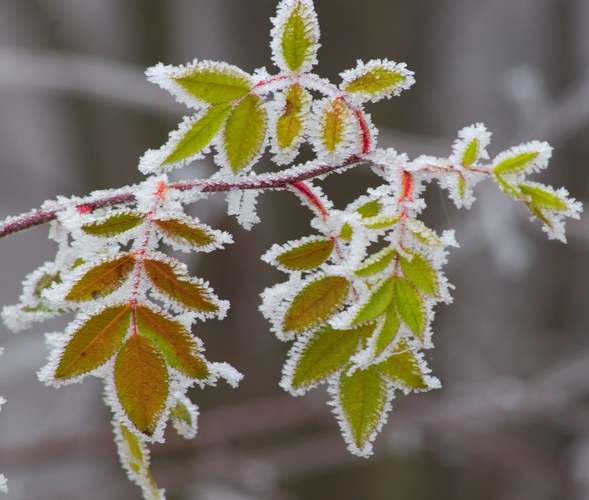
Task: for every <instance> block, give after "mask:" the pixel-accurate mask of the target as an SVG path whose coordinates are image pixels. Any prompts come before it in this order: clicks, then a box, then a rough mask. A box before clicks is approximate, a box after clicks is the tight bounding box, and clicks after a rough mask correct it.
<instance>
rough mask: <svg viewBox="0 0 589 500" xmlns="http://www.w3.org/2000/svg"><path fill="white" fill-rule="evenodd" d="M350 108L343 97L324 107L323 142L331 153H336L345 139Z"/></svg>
mask: <svg viewBox="0 0 589 500" xmlns="http://www.w3.org/2000/svg"><path fill="white" fill-rule="evenodd" d="M349 113H350V110H349V109H348V106H347V105H346V103H345V101H344V100H342V99H334V100H333V101H331V103H330V104H329V105H327V106H326V107H325V108H324V111H323V114H324V116H323V119H322V130H321V143H322V145H323V147H324V148H325V149H326V150H327V151H328V152H329V153H335V152H336V151H337V148H338V146H339V145H340V144H341V143H342V142H343V140H344V133H345V130H346V121H347V120H348V118H349Z"/></svg>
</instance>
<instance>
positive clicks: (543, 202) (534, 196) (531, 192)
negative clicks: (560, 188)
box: [518, 183, 568, 211]
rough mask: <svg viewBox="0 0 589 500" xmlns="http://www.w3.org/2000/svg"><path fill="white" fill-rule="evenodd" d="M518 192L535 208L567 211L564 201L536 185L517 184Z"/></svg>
mask: <svg viewBox="0 0 589 500" xmlns="http://www.w3.org/2000/svg"><path fill="white" fill-rule="evenodd" d="M518 187H519V189H520V191H521V192H522V193H523V194H524V195H525V196H527V197H528V198H529V200H530V201H529V203H531V204H532V205H533V206H534V207H535V208H543V209H546V210H555V211H562V210H567V209H568V206H567V204H566V201H565V200H563V199H562V198H560V197H558V196H557V195H555V194H554V193H552V192H550V191H549V190H548V189H544V188H543V186H540V185H537V184H523V183H522V184H519V185H518Z"/></svg>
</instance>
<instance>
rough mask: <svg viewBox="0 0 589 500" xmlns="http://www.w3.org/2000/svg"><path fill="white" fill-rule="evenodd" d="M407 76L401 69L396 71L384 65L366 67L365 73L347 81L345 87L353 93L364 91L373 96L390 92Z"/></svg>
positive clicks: (363, 92)
mask: <svg viewBox="0 0 589 500" xmlns="http://www.w3.org/2000/svg"><path fill="white" fill-rule="evenodd" d="M406 78H407V77H406V76H405V75H404V74H403V73H401V72H400V71H395V70H393V69H389V68H386V67H384V66H375V67H372V68H365V70H364V72H363V73H361V74H359V75H358V76H357V77H356V78H354V79H353V80H351V81H349V82H346V83H345V84H344V86H343V89H344V90H345V91H346V92H350V93H353V94H356V93H362V94H367V95H371V96H372V95H378V94H388V93H389V92H391V91H392V90H394V89H395V87H398V86H399V85H401V84H402V83H403V82H404V81H405V80H406Z"/></svg>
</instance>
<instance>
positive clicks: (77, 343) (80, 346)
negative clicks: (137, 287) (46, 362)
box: [55, 304, 131, 379]
mask: <svg viewBox="0 0 589 500" xmlns="http://www.w3.org/2000/svg"><path fill="white" fill-rule="evenodd" d="M130 319H131V308H130V307H129V306H128V305H126V304H123V305H118V306H112V307H108V308H106V309H104V310H103V311H102V312H100V313H98V314H97V315H95V316H92V317H91V318H90V319H88V321H86V322H85V323H84V324H83V325H82V326H81V327H80V328H78V330H76V331H75V332H74V335H73V336H72V338H71V339H70V341H69V342H68V343H67V345H66V347H65V349H64V351H63V354H62V355H61V358H60V360H59V364H58V365H57V369H56V370H55V378H56V379H68V378H74V377H77V376H79V375H82V374H84V373H88V372H91V371H92V370H94V369H96V368H98V367H99V366H102V365H103V364H104V363H106V362H107V361H108V360H109V359H110V358H111V357H112V356H113V355H114V353H115V352H116V351H117V349H119V347H120V345H121V343H122V341H123V339H124V337H125V335H126V333H127V332H128V331H129V323H130Z"/></svg>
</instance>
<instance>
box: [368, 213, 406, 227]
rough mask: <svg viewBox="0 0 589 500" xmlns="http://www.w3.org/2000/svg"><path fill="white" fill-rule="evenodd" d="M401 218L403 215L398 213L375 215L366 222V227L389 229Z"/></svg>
mask: <svg viewBox="0 0 589 500" xmlns="http://www.w3.org/2000/svg"><path fill="white" fill-rule="evenodd" d="M400 220H401V217H399V216H398V215H395V216H388V215H385V216H382V217H374V218H371V219H368V220H367V221H366V222H365V223H364V227H365V228H367V229H388V228H389V227H392V226H394V225H395V224H396V223H397V222H399V221H400Z"/></svg>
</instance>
